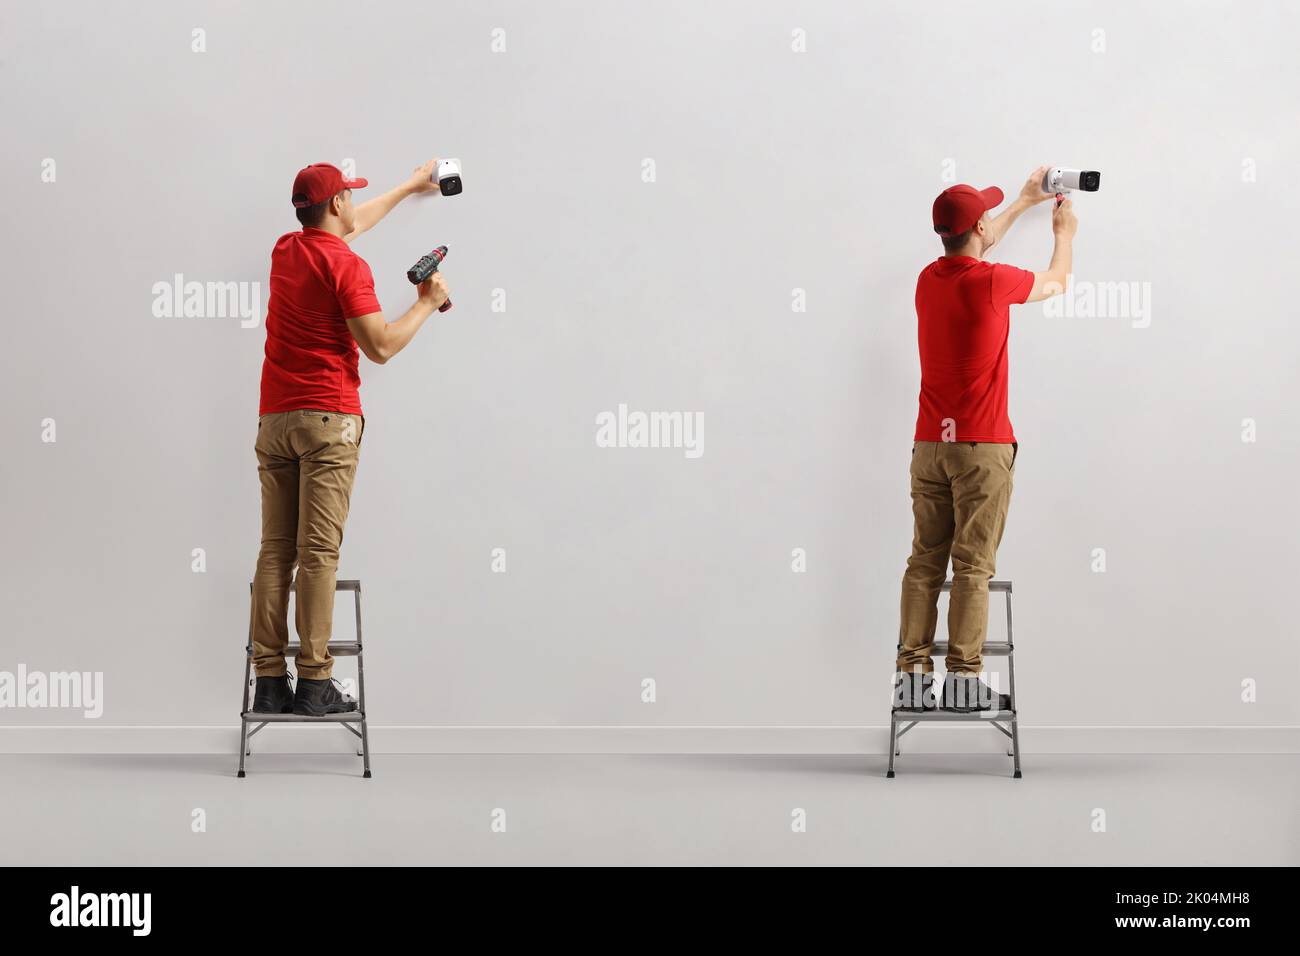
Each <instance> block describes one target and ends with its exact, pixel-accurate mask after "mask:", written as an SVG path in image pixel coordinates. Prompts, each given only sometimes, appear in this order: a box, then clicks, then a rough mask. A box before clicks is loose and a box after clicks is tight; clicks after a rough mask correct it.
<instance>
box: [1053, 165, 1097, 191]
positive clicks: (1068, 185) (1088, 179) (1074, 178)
mask: <svg viewBox="0 0 1300 956" xmlns="http://www.w3.org/2000/svg"><path fill="white" fill-rule="evenodd" d="M1099 188H1101V173H1099V172H1097V171H1096V170H1095V169H1062V168H1061V167H1060V166H1053V167H1052V168H1051V169H1049V170H1048V171H1047V172H1046V173H1044V174H1043V192H1045V193H1058V194H1059V193H1068V192H1070V191H1071V190H1073V189H1081V190H1083V191H1084V192H1086V193H1095V192H1096V191H1097V190H1098V189H1099Z"/></svg>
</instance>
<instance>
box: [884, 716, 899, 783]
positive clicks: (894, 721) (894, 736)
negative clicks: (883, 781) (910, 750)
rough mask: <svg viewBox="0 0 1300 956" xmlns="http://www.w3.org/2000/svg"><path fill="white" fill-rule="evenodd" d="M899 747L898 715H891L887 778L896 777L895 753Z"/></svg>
mask: <svg viewBox="0 0 1300 956" xmlns="http://www.w3.org/2000/svg"><path fill="white" fill-rule="evenodd" d="M897 747H898V715H897V714H890V715H889V769H888V770H886V771H885V776H886V777H887V778H889V777H893V776H894V753H895V750H896V748H897Z"/></svg>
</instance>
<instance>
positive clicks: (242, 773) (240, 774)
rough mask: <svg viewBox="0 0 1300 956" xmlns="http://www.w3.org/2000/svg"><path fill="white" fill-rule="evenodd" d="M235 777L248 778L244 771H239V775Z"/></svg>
mask: <svg viewBox="0 0 1300 956" xmlns="http://www.w3.org/2000/svg"><path fill="white" fill-rule="evenodd" d="M235 776H237V777H246V776H248V775H247V774H246V773H244V771H242V770H241V771H239V773H237V774H235Z"/></svg>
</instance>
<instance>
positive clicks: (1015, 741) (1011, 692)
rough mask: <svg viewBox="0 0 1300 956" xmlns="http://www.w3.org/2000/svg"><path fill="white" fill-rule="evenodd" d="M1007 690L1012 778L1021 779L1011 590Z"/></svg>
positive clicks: (1009, 597) (1008, 609)
mask: <svg viewBox="0 0 1300 956" xmlns="http://www.w3.org/2000/svg"><path fill="white" fill-rule="evenodd" d="M1007 643H1008V644H1010V645H1011V646H1010V647H1009V648H1008V649H1007V683H1008V684H1009V685H1010V686H1009V687H1008V688H1007V693H1008V696H1010V698H1011V756H1012V759H1013V760H1014V761H1015V763H1014V769H1013V771H1012V774H1011V776H1012V777H1014V778H1016V779H1017V780H1019V779H1020V776H1021V775H1020V711H1019V709H1018V708H1017V707H1016V645H1015V642H1014V641H1013V640H1012V637H1011V590H1010V588H1008V590H1007Z"/></svg>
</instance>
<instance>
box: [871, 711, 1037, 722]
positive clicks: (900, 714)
mask: <svg viewBox="0 0 1300 956" xmlns="http://www.w3.org/2000/svg"><path fill="white" fill-rule="evenodd" d="M894 716H895V717H896V718H897V719H898V721H899V723H911V722H912V721H914V720H983V721H985V722H989V723H995V722H997V721H999V720H1014V719H1015V716H1016V712H1015V711H1014V710H985V711H981V712H979V713H976V714H959V713H957V712H955V711H951V710H927V711H918V712H916V713H913V712H912V711H908V710H896V711H894Z"/></svg>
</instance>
